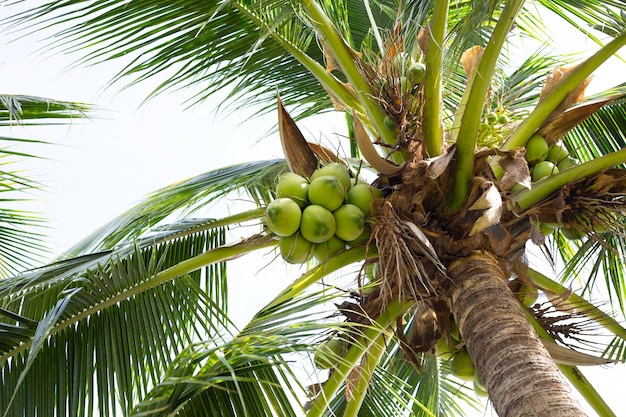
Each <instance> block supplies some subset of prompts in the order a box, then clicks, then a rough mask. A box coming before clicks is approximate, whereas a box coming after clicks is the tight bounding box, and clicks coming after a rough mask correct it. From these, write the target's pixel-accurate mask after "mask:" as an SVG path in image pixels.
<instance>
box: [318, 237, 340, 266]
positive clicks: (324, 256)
mask: <svg viewBox="0 0 626 417" xmlns="http://www.w3.org/2000/svg"><path fill="white" fill-rule="evenodd" d="M345 248H346V242H344V241H343V240H341V239H339V238H338V237H337V236H333V237H331V238H330V239H328V240H327V241H326V242H323V243H319V244H317V245H315V249H314V250H313V256H314V257H315V259H316V260H317V261H318V262H320V263H321V262H326V261H327V260H328V259H329V258H332V257H333V256H335V255H336V254H338V253H339V252H340V251H342V250H344V249H345Z"/></svg>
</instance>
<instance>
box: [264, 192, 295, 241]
mask: <svg viewBox="0 0 626 417" xmlns="http://www.w3.org/2000/svg"><path fill="white" fill-rule="evenodd" d="M301 219H302V211H301V210H300V206H299V205H298V203H296V202H295V201H293V200H292V199H291V198H277V199H276V200H273V201H272V202H270V203H269V204H268V205H267V208H266V209H265V222H266V223H267V227H268V228H269V229H270V230H271V231H272V232H273V233H274V234H275V235H276V236H291V235H293V234H294V233H295V232H296V231H297V230H298V228H299V227H300V220H301Z"/></svg>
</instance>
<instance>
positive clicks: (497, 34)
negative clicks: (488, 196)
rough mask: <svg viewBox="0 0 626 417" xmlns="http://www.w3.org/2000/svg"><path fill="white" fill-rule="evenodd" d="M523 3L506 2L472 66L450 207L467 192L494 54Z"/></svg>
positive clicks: (461, 201)
mask: <svg viewBox="0 0 626 417" xmlns="http://www.w3.org/2000/svg"><path fill="white" fill-rule="evenodd" d="M523 4H524V1H523V0H510V1H508V2H507V3H506V5H505V6H504V9H503V10H502V14H501V15H500V18H499V19H498V23H497V24H496V27H495V28H494V30H493V33H492V34H491V38H490V39H489V43H488V44H487V47H486V48H485V50H484V51H483V53H482V56H481V58H480V62H479V63H478V67H477V68H476V73H477V74H480V75H479V76H476V77H474V79H473V80H472V83H471V87H470V93H469V96H468V98H467V103H466V107H465V111H464V112H463V116H462V121H461V126H460V128H459V133H458V138H459V139H458V141H457V148H456V156H455V157H456V163H455V164H454V171H453V175H454V185H453V188H452V194H451V200H450V202H449V207H450V208H452V209H453V210H458V209H460V208H461V206H462V205H463V204H464V203H465V200H466V199H467V196H468V195H469V192H470V180H471V178H472V177H473V176H474V175H473V172H474V153H475V152H476V140H477V138H478V129H479V126H480V120H481V117H482V109H483V107H484V103H485V99H486V97H487V92H488V91H489V87H490V86H491V79H492V76H493V73H494V71H495V69H496V63H497V59H498V55H500V51H501V50H502V46H503V45H504V42H505V41H506V39H507V35H508V33H509V32H510V30H511V26H512V25H513V23H514V22H515V17H516V16H517V14H518V12H519V10H520V9H521V7H522V5H523Z"/></svg>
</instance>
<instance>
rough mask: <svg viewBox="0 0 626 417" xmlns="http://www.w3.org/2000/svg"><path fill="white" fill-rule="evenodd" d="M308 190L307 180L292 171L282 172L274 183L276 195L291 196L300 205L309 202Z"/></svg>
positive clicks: (280, 196) (281, 196)
mask: <svg viewBox="0 0 626 417" xmlns="http://www.w3.org/2000/svg"><path fill="white" fill-rule="evenodd" d="M308 190H309V182H308V181H307V179H306V178H304V177H302V176H300V175H298V174H295V173H293V172H286V173H284V174H283V175H281V176H280V178H278V182H277V183H276V196H277V197H278V198H291V199H292V200H294V201H295V202H296V203H298V205H299V206H300V207H304V206H306V205H307V204H308V203H309V200H308V198H307V196H308Z"/></svg>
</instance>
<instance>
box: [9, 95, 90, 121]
mask: <svg viewBox="0 0 626 417" xmlns="http://www.w3.org/2000/svg"><path fill="white" fill-rule="evenodd" d="M90 110H92V106H88V105H87V104H83V103H76V102H68V101H58V100H52V99H48V98H45V97H35V96H25V95H7V94H2V95H0V127H4V126H11V125H16V124H22V125H27V126H41V125H51V124H57V123H63V124H65V123H67V119H81V118H85V117H86V116H87V112H88V111H90ZM57 119H58V120H59V121H56V120H57Z"/></svg>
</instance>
